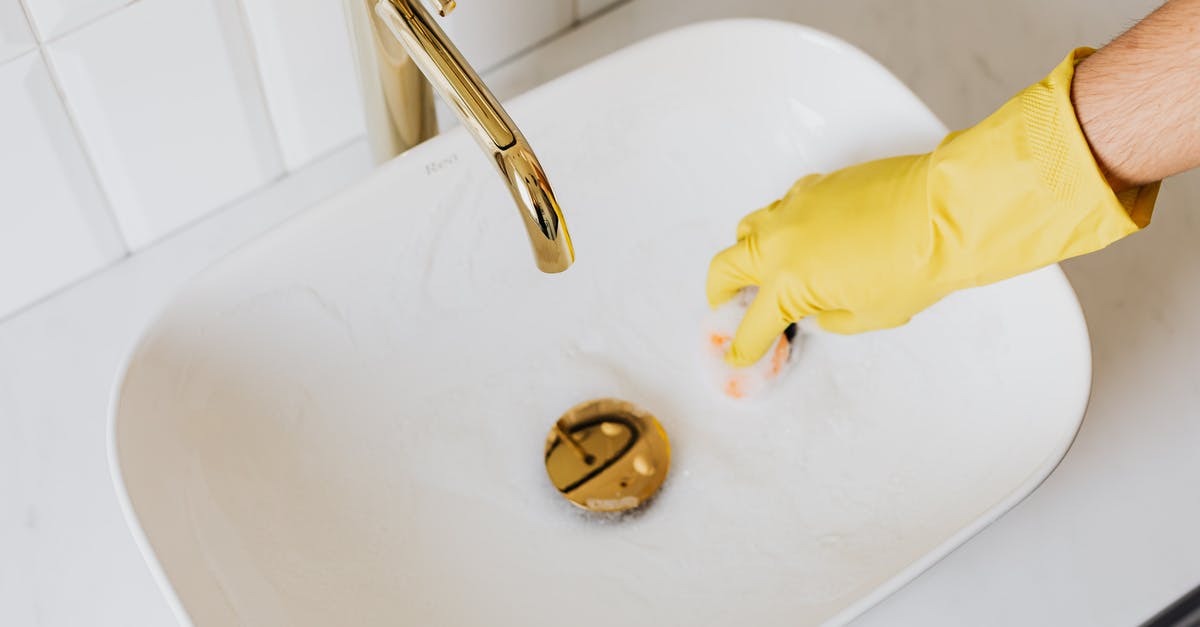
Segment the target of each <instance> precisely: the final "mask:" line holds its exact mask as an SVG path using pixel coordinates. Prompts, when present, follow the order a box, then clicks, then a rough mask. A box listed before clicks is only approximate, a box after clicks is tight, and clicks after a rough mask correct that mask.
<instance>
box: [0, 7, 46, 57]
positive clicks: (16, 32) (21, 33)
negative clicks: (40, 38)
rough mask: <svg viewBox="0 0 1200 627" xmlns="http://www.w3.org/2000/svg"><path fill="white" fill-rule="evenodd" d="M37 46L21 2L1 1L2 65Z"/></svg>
mask: <svg viewBox="0 0 1200 627" xmlns="http://www.w3.org/2000/svg"><path fill="white" fill-rule="evenodd" d="M35 45H37V40H36V39H34V38H33V31H31V30H29V20H27V19H25V10H24V9H22V8H21V3H20V1H19V0H0V63H3V62H5V61H7V60H9V59H11V58H13V57H15V56H17V55H19V54H22V53H25V52H29V51H30V50H32V49H33V47H34V46H35Z"/></svg>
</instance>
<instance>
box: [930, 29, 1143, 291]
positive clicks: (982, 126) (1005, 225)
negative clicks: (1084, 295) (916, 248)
mask: <svg viewBox="0 0 1200 627" xmlns="http://www.w3.org/2000/svg"><path fill="white" fill-rule="evenodd" d="M1091 52H1092V51H1091V50H1090V49H1088V48H1080V49H1077V50H1074V51H1072V52H1071V54H1069V55H1067V57H1066V58H1065V59H1064V60H1063V61H1062V63H1060V64H1059V65H1058V67H1056V68H1055V69H1054V71H1052V72H1051V73H1050V74H1049V75H1048V76H1046V78H1044V79H1042V80H1041V81H1039V82H1037V83H1035V84H1033V85H1030V86H1029V87H1027V88H1026V89H1025V90H1023V91H1022V92H1021V93H1020V94H1018V95H1017V96H1016V97H1015V98H1013V99H1012V100H1010V101H1009V102H1008V103H1006V104H1005V105H1004V106H1003V107H1001V108H1000V109H999V110H997V111H996V112H995V113H993V114H992V115H991V116H989V117H988V118H987V119H985V120H984V121H983V122H980V123H979V124H978V125H976V126H974V127H972V128H971V129H968V130H966V131H963V132H960V133H952V134H950V135H949V136H947V137H946V139H945V140H943V142H942V143H941V145H939V146H938V148H937V149H936V150H934V152H933V153H932V154H931V155H930V169H929V178H928V185H927V190H929V191H928V202H929V210H930V218H931V223H932V224H933V236H934V237H933V250H932V251H931V252H932V253H933V254H932V260H934V261H935V262H936V261H941V262H943V263H939V264H938V265H939V266H941V268H940V269H941V270H942V271H943V272H944V274H942V276H943V278H945V279H948V283H949V284H950V285H948V287H954V288H958V287H965V286H968V285H980V284H983V283H991V282H994V281H998V280H1001V279H1005V278H1008V277H1010V276H1015V275H1017V274H1021V273H1024V272H1028V271H1030V270H1034V269H1036V268H1039V267H1042V266H1045V265H1049V264H1051V263H1054V262H1057V261H1060V260H1062V259H1067V258H1069V257H1074V256H1077V255H1082V254H1084V253H1089V252H1092V251H1095V250H1099V249H1101V248H1104V247H1105V246H1107V245H1108V244H1111V243H1112V242H1114V241H1116V240H1118V239H1120V238H1122V237H1125V236H1126V235H1129V234H1130V233H1133V232H1135V231H1137V230H1139V229H1141V228H1142V227H1144V226H1146V225H1147V224H1149V222H1150V217H1151V214H1152V212H1153V209H1154V202H1155V199H1156V198H1157V195H1158V189H1159V183H1151V184H1148V185H1143V186H1141V187H1137V188H1133V189H1130V190H1127V191H1125V192H1122V193H1121V194H1120V195H1118V194H1115V193H1113V191H1112V188H1111V187H1110V186H1109V184H1108V181H1107V180H1106V179H1105V177H1104V174H1103V172H1102V171H1101V169H1100V166H1099V164H1097V163H1096V159H1095V157H1094V156H1093V154H1092V151H1091V147H1090V146H1089V145H1088V142H1087V138H1086V137H1085V136H1084V134H1083V129H1082V128H1081V127H1080V125H1079V121H1078V119H1077V118H1076V115H1075V108H1074V105H1073V104H1072V102H1071V82H1072V79H1073V78H1074V75H1075V66H1076V64H1077V63H1079V62H1080V61H1082V60H1083V59H1084V58H1086V57H1087V56H1088V55H1089V54H1091ZM964 258H966V259H980V258H990V259H992V260H993V263H985V264H978V263H976V264H956V263H955V260H956V259H964ZM1000 260H1005V261H1007V263H1006V262H1000V263H996V262H998V261H1000ZM980 265H982V266H983V268H982V269H980V270H979V271H978V272H977V273H975V274H972V275H969V276H961V275H960V274H959V272H956V271H955V268H956V267H964V266H965V267H972V266H973V267H976V268H978V267H979V266H980Z"/></svg>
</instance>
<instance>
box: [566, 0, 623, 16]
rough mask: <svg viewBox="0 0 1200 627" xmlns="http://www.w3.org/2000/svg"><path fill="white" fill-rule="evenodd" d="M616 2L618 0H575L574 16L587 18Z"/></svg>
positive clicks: (618, 0)
mask: <svg viewBox="0 0 1200 627" xmlns="http://www.w3.org/2000/svg"><path fill="white" fill-rule="evenodd" d="M617 2H620V0H575V17H577V18H579V19H581V20H582V19H586V18H589V17H591V16H593V15H595V14H596V13H599V12H600V11H602V10H604V9H607V8H608V7H610V6H612V5H614V4H616V3H617Z"/></svg>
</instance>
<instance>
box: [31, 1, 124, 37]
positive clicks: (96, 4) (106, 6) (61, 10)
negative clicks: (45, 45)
mask: <svg viewBox="0 0 1200 627" xmlns="http://www.w3.org/2000/svg"><path fill="white" fill-rule="evenodd" d="M132 1H133V0H25V6H27V7H28V8H29V17H30V19H32V20H33V24H34V26H35V27H36V28H37V31H38V33H40V34H41V38H42V40H43V41H47V40H50V39H53V38H55V37H58V36H59V35H62V34H63V33H65V32H67V31H69V30H71V29H72V28H76V27H78V26H82V25H84V24H87V23H88V22H90V21H92V20H94V19H96V18H98V17H100V16H101V15H104V14H105V13H108V12H109V11H112V10H113V9H116V8H117V7H119V6H121V5H123V4H129V3H130V2H132Z"/></svg>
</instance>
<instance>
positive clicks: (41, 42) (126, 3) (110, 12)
mask: <svg viewBox="0 0 1200 627" xmlns="http://www.w3.org/2000/svg"><path fill="white" fill-rule="evenodd" d="M19 1H20V2H22V3H24V2H28V1H29V0H19ZM141 1H142V0H125V1H124V2H122V3H121V4H119V5H117V6H115V7H112V8H111V9H105V10H104V11H101V12H100V13H99V14H97V15H93V16H92V17H90V18H88V19H86V20H84V21H83V22H81V23H79V24H76V25H74V26H72V27H71V28H68V29H67V30H64V31H63V32H61V33H58V34H56V35H54V36H53V37H50V38H48V39H43V38H42V36H41V33H40V32H35V33H34V34H35V35H36V36H37V38H38V44H39V45H40V46H44V45H46V44H51V43H54V42H56V41H58V40H60V39H62V38H64V37H68V36H70V35H73V34H75V33H77V32H79V31H81V30H83V29H85V28H87V27H89V26H91V25H92V24H95V23H96V22H99V21H100V20H102V19H104V18H106V17H109V16H112V15H115V14H116V13H117V12H118V11H121V10H124V9H127V8H129V7H131V6H133V5H135V4H137V3H139V2H141ZM33 21H34V20H33V18H32V17H30V19H29V22H30V24H33ZM35 28H36V27H35Z"/></svg>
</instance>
